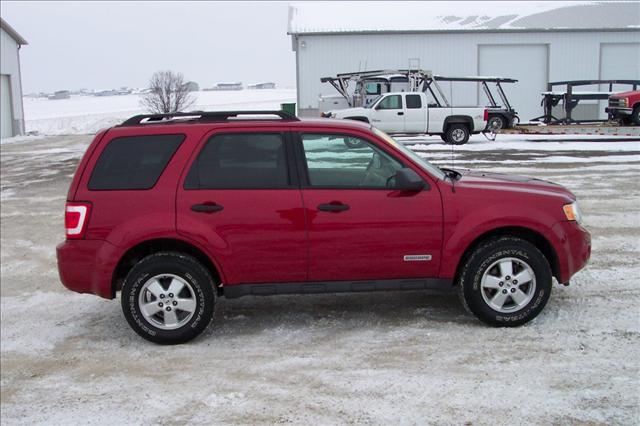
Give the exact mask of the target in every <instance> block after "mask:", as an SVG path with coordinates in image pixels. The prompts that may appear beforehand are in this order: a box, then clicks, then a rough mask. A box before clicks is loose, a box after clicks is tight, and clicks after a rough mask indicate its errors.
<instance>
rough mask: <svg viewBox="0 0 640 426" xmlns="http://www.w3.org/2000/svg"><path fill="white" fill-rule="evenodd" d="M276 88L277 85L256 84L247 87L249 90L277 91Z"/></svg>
mask: <svg viewBox="0 0 640 426" xmlns="http://www.w3.org/2000/svg"><path fill="white" fill-rule="evenodd" d="M275 88H276V84H275V83H270V82H268V83H256V84H251V85H249V86H248V87H247V89H275Z"/></svg>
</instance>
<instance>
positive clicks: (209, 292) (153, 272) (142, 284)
mask: <svg viewBox="0 0 640 426" xmlns="http://www.w3.org/2000/svg"><path fill="white" fill-rule="evenodd" d="M121 302H122V311H123V312H124V316H125V318H126V319H127V322H128V323H129V325H130V326H131V328H133V330H134V331H135V332H136V333H138V334H139V335H140V336H142V337H144V338H145V339H147V340H150V341H152V342H155V343H160V344H165V345H173V344H178V343H184V342H187V341H189V340H191V339H193V338H195V337H196V336H198V335H199V334H200V333H202V332H203V331H204V329H205V328H206V327H207V325H209V323H210V322H211V319H212V318H213V308H214V304H215V291H214V283H213V280H212V278H211V274H210V273H209V272H208V271H207V270H206V269H205V268H204V267H203V266H202V264H201V263H200V262H198V261H197V260H196V259H194V258H193V257H191V256H188V255H185V254H182V253H177V252H160V253H156V254H152V255H150V256H147V257H145V258H144V259H142V260H141V261H140V262H138V263H137V264H136V265H135V266H134V267H133V268H132V269H131V271H130V272H129V274H128V275H127V277H126V279H125V282H124V284H123V286H122V300H121Z"/></svg>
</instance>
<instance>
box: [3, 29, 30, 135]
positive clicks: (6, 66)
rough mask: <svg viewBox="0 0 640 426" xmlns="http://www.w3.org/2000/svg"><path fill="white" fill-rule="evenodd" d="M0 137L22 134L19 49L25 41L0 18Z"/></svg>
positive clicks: (22, 114) (22, 112) (22, 116)
mask: <svg viewBox="0 0 640 426" xmlns="http://www.w3.org/2000/svg"><path fill="white" fill-rule="evenodd" d="M0 23H1V25H0V33H1V40H0V137H3V138H10V137H11V136H16V135H22V134H24V108H23V106H22V81H21V77H20V47H21V46H24V45H26V44H28V43H27V41H26V40H25V39H24V38H22V36H20V34H18V33H17V32H16V30H14V29H13V28H11V26H10V25H9V24H7V23H6V22H5V20H4V19H1V18H0Z"/></svg>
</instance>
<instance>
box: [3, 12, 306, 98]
mask: <svg viewBox="0 0 640 426" xmlns="http://www.w3.org/2000/svg"><path fill="white" fill-rule="evenodd" d="M0 10H1V14H2V18H3V19H4V20H5V21H7V22H8V23H9V25H11V26H12V27H13V28H14V29H15V30H16V31H18V33H20V35H22V36H23V37H24V38H25V39H26V40H27V41H28V42H29V44H28V45H27V46H24V47H23V48H22V49H21V51H20V56H21V66H22V82H23V86H24V88H23V92H24V93H25V94H26V93H30V92H37V91H47V92H49V91H54V90H62V89H79V88H88V89H109V88H116V87H121V86H129V87H144V86H146V85H147V81H148V80H149V77H150V76H151V74H153V72H154V71H157V70H161V69H170V70H174V71H180V72H182V73H183V74H184V75H185V77H186V78H187V79H188V80H194V81H196V82H197V83H199V84H200V86H201V87H210V86H212V85H213V84H214V83H216V82H220V81H242V82H243V83H245V84H247V83H253V82H258V81H274V82H276V83H278V84H279V85H294V84H295V56H294V53H293V52H292V51H291V40H290V37H289V36H287V20H288V3H287V2H246V3H245V2H243V3H241V2H52V1H46V2H11V1H4V0H3V1H2V7H1V9H0Z"/></svg>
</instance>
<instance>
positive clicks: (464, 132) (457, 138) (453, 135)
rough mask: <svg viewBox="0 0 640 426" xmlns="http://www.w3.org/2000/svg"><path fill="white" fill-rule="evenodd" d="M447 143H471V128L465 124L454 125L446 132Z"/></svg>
mask: <svg viewBox="0 0 640 426" xmlns="http://www.w3.org/2000/svg"><path fill="white" fill-rule="evenodd" d="M445 138H446V141H447V143H450V144H453V145H464V144H465V143H467V142H468V141H469V128H468V127H467V126H466V125H464V124H452V125H450V126H449V127H447V131H446V132H445Z"/></svg>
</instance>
